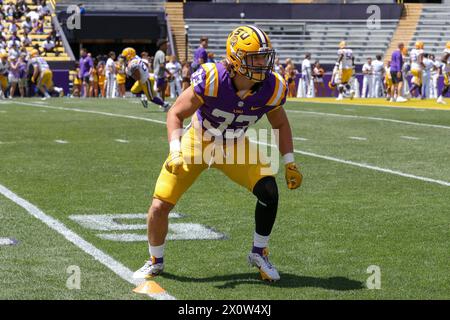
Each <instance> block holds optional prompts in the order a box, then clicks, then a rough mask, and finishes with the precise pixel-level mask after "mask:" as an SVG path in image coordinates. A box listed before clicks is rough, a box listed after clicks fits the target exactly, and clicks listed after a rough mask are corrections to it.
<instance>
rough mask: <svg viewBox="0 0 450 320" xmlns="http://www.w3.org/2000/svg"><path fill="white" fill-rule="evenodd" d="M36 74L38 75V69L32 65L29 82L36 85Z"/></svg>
mask: <svg viewBox="0 0 450 320" xmlns="http://www.w3.org/2000/svg"><path fill="white" fill-rule="evenodd" d="M38 74H39V67H38V66H37V65H35V64H34V65H33V75H32V76H31V82H33V83H36V80H37V76H38Z"/></svg>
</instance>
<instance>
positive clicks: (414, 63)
mask: <svg viewBox="0 0 450 320" xmlns="http://www.w3.org/2000/svg"><path fill="white" fill-rule="evenodd" d="M421 54H423V50H422V49H412V50H411V52H410V53H409V57H410V59H411V69H413V70H422V66H421V65H420V64H419V56H420V55H421Z"/></svg>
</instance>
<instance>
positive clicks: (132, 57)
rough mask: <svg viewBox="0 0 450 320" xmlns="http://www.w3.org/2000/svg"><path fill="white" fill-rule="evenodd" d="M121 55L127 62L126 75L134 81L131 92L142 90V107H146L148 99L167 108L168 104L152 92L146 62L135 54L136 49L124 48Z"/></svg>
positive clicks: (135, 92) (136, 92)
mask: <svg viewBox="0 0 450 320" xmlns="http://www.w3.org/2000/svg"><path fill="white" fill-rule="evenodd" d="M122 56H123V57H124V58H125V60H126V63H127V75H128V76H129V77H132V78H133V79H134V80H136V82H135V83H134V85H133V87H132V88H131V92H132V93H134V94H139V93H141V92H142V91H143V92H144V95H141V102H142V105H143V106H144V108H147V107H148V100H150V101H151V102H153V103H155V104H157V105H159V106H160V108H163V109H164V111H167V110H169V108H170V104H169V103H168V102H164V101H162V100H161V99H160V98H158V97H157V96H156V95H155V94H154V92H153V83H152V79H151V78H150V75H149V72H148V63H146V62H145V61H144V60H143V59H141V58H140V57H139V56H137V55H136V50H134V49H133V48H125V49H123V51H122Z"/></svg>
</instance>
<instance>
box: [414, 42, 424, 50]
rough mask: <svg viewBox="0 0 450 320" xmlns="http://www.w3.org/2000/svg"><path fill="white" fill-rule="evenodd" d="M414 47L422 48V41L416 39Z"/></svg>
mask: <svg viewBox="0 0 450 320" xmlns="http://www.w3.org/2000/svg"><path fill="white" fill-rule="evenodd" d="M416 49H423V41H416Z"/></svg>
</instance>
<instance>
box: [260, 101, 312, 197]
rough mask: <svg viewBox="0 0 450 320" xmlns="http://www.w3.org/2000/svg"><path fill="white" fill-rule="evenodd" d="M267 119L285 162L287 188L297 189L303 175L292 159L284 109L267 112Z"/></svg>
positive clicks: (291, 143) (290, 135)
mask: <svg viewBox="0 0 450 320" xmlns="http://www.w3.org/2000/svg"><path fill="white" fill-rule="evenodd" d="M267 119H268V120H269V122H270V124H271V125H272V129H274V131H275V134H276V135H278V149H279V150H280V153H281V155H282V156H283V160H284V164H285V169H286V173H285V177H286V183H287V186H288V188H289V189H297V188H298V187H300V185H301V184H302V180H303V176H302V174H301V173H300V171H299V170H298V168H297V165H296V164H295V161H294V143H293V142H292V131H291V126H290V124H289V120H288V117H287V115H286V111H285V110H284V109H283V108H281V107H278V108H277V109H275V110H273V111H271V112H269V113H267Z"/></svg>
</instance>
